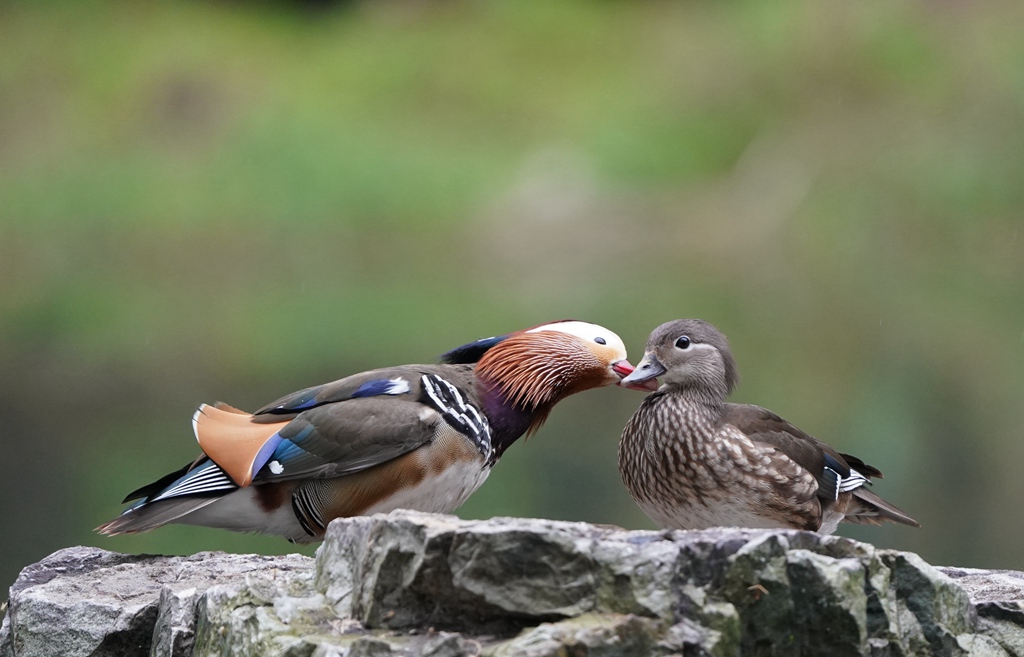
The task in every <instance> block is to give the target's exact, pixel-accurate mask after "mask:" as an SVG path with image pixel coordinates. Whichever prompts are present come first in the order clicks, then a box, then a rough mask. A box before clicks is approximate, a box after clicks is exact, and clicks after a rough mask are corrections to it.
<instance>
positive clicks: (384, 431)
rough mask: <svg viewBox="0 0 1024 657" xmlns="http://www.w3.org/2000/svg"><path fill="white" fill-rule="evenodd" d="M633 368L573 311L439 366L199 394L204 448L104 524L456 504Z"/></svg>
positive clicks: (234, 523)
mask: <svg viewBox="0 0 1024 657" xmlns="http://www.w3.org/2000/svg"><path fill="white" fill-rule="evenodd" d="M632 370H633V368H632V366H631V365H630V364H629V362H628V361H627V360H626V349H625V346H624V345H623V343H622V340H621V339H620V338H619V336H617V335H616V334H615V333H612V332H611V331H609V330H608V329H606V328H603V327H601V326H597V325H595V324H589V323H586V322H579V321H571V320H565V321H560V322H554V323H551V324H545V325H542V326H537V327H535V328H531V329H527V330H523V331H518V332H515V333H510V334H508V335H503V336H499V337H494V338H486V339H483V340H477V341H476V342H472V343H469V344H466V345H463V346H461V347H458V348H456V349H453V350H452V351H449V352H448V353H446V354H444V355H443V356H442V357H441V364H437V365H404V366H399V367H390V368H385V369H378V370H373V371H369V372H363V373H361V374H355V375H352V376H349V377H346V378H344V379H340V380H338V381H334V382H332V383H327V384H324V385H320V386H316V387H312V388H307V389H305V390H300V391H298V392H295V393H293V394H290V395H287V396H285V397H282V398H281V399H279V400H277V401H275V402H273V403H271V404H268V405H266V406H264V407H263V408H261V409H259V410H258V411H256V412H255V413H252V414H250V413H246V412H243V411H240V410H238V409H236V408H232V407H230V406H227V405H225V404H214V405H212V406H210V405H206V404H203V405H202V406H200V407H199V410H198V411H196V413H195V415H194V416H193V418H192V428H193V430H194V433H195V436H196V439H197V440H198V441H199V446H200V448H201V449H202V451H203V454H201V455H200V456H199V458H197V459H196V460H195V461H193V462H192V463H190V464H188V465H187V466H185V467H184V468H182V469H180V470H178V471H176V472H172V473H170V474H168V475H166V476H165V477H162V478H161V479H159V480H157V481H155V482H153V483H151V484H149V485H148V486H143V487H142V488H139V489H138V490H136V491H134V492H132V493H130V494H129V495H128V496H127V498H125V500H124V501H125V502H130V501H132V500H137V501H136V502H135V503H134V504H133V505H131V506H130V507H128V508H127V509H126V510H125V511H124V512H123V513H122V514H121V515H120V516H119V517H117V518H115V519H114V520H111V521H110V522H108V523H106V524H104V525H102V526H100V527H98V528H97V531H99V532H101V533H103V534H107V535H116V534H126V533H135V532H142V531H146V530H149V529H153V528H156V527H159V526H161V525H164V524H166V523H184V524H191V525H202V526H208V527H219V528H223V529H229V530H235V531H244V532H260V533H266V534H275V535H280V536H284V537H285V538H287V539H288V540H290V541H293V542H296V543H305V542H313V541H317V540H320V539H322V538H323V535H324V531H325V529H326V527H327V524H328V523H329V522H330V521H331V520H333V519H334V518H340V517H346V516H355V515H366V514H371V513H379V512H387V511H390V510H392V509H397V508H406V509H415V510H419V511H427V512H436V513H450V512H451V511H453V510H455V509H456V508H457V507H458V506H460V505H461V504H462V503H463V502H465V501H466V499H467V498H468V497H469V496H470V495H471V494H472V493H473V491H475V490H476V489H477V488H478V487H479V486H480V485H481V484H482V483H483V482H484V480H485V479H486V478H487V475H488V474H489V473H490V471H491V468H492V467H493V466H494V464H495V463H497V462H498V459H499V458H501V455H502V454H503V453H504V452H505V450H506V449H508V448H509V446H510V445H512V443H514V442H515V441H516V440H517V439H518V438H519V437H520V436H522V435H524V434H529V433H532V432H534V431H536V430H537V429H538V428H539V427H540V426H541V424H542V423H543V422H544V420H545V419H546V418H547V416H548V413H550V411H551V409H552V407H554V405H555V404H556V403H558V402H559V401H560V400H562V399H564V398H565V397H568V396H569V395H572V394H574V393H577V392H582V391H584V390H588V389H590V388H597V387H599V386H606V385H610V384H614V383H618V382H619V380H620V379H621V378H622V377H623V376H624V375H626V374H628V373H630V372H631V371H632Z"/></svg>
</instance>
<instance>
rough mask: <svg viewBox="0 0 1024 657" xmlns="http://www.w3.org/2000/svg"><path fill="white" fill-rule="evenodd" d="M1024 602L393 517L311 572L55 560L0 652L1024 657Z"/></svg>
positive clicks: (668, 537)
mask: <svg viewBox="0 0 1024 657" xmlns="http://www.w3.org/2000/svg"><path fill="white" fill-rule="evenodd" d="M1022 602H1024V574H1022V573H1017V572H1011V571H981V570H973V569H963V568H935V567H932V566H930V565H928V564H927V563H925V562H924V561H923V560H922V559H921V558H920V557H918V556H917V555H915V554H911V553H905V552H897V551H892V550H879V549H876V548H875V547H874V546H872V545H869V544H866V543H859V542H856V541H852V540H849V539H844V538H840V537H834V536H832V537H823V536H818V535H816V534H811V533H807V532H799V531H776V530H746V529H714V530H707V531H702V532H627V531H624V530H618V529H616V528H610V527H598V526H594V525H588V524H582V523H566V522H553V521H547V520H529V519H510V518H504V519H493V520H488V521H464V520H459V519H456V518H453V517H450V516H438V515H430V514H420V513H414V512H395V513H393V514H388V515H381V516H371V517H365V518H352V519H348V520H343V521H337V522H335V523H333V524H332V525H331V527H330V528H329V529H328V533H327V537H326V540H325V542H324V544H323V546H322V547H321V549H320V550H319V551H318V553H317V556H316V559H315V561H314V560H313V559H309V558H307V557H301V556H298V555H290V556H282V557H261V556H255V555H231V554H221V553H203V554H198V555H193V556H191V557H154V556H130V555H121V554H114V553H111V552H105V551H103V550H99V549H95V548H69V549H66V550H61V551H59V552H56V553H54V554H53V555H51V556H49V557H47V558H46V559H44V560H43V561H41V562H39V563H38V564H34V565H32V566H29V567H28V568H26V569H25V570H24V571H23V572H22V574H21V576H20V577H19V578H18V580H17V582H16V583H15V584H14V586H13V587H12V588H11V598H10V604H9V608H8V609H7V613H6V615H5V617H4V620H3V625H2V626H0V657H38V656H42V655H54V656H57V655H60V656H62V657H64V656H66V657H77V656H79V655H81V656H83V657H84V656H90V657H103V656H106V655H110V656H121V655H154V656H160V657H187V656H189V655H196V656H200V657H229V656H230V657H241V656H257V655H259V656H261V657H263V656H281V657H310V656H315V657H384V656H387V655H403V656H409V657H416V656H420V655H422V656H424V657H469V656H477V655H493V656H494V657H521V656H531V657H547V656H552V657H556V656H557V657H568V656H577V655H580V656H582V655H587V656H606V657H618V656H631V655H666V656H667V655H682V656H687V657H689V656H702V655H708V656H714V657H726V656H730V655H758V656H761V655H807V656H814V655H829V656H832V655H836V656H842V655H872V656H877V657H886V656H891V657H904V656H910V655H929V656H930V655H952V656H960V655H969V656H971V657H988V656H994V657H1005V656H1017V657H1024V604H1022Z"/></svg>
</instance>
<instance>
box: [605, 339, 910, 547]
mask: <svg viewBox="0 0 1024 657" xmlns="http://www.w3.org/2000/svg"><path fill="white" fill-rule="evenodd" d="M658 378H660V379H661V386H660V387H658V386H657V383H656V381H657V379H658ZM738 378H739V375H738V372H737V369H736V361H735V360H734V359H733V355H732V352H731V351H730V349H729V343H728V342H727V341H726V339H725V336H724V335H722V333H721V332H719V331H718V329H716V328H715V327H714V326H712V325H711V324H709V323H707V322H704V321H701V320H698V319H681V320H677V321H673V322H668V323H666V324H662V325H661V326H659V327H658V328H657V329H655V330H654V332H653V333H651V336H650V338H649V339H648V341H647V348H646V351H645V353H644V356H643V359H642V360H641V361H640V362H639V363H637V366H636V370H635V371H634V372H633V373H632V374H630V375H629V376H627V377H625V378H624V379H623V380H622V381H621V385H622V386H624V387H633V388H637V387H640V386H642V385H648V386H650V388H651V389H656V392H653V393H652V394H650V395H648V396H647V397H646V398H644V400H643V402H642V403H641V404H640V408H639V409H637V411H636V413H634V415H633V417H632V418H631V419H630V421H629V423H628V424H627V425H626V428H625V430H624V431H623V433H622V439H621V441H620V442H619V472H620V474H621V475H622V480H623V481H624V482H625V484H626V487H627V488H628V489H629V492H630V493H631V494H632V496H633V499H634V500H636V502H637V504H639V505H640V508H641V509H643V511H644V513H646V514H647V516H648V517H649V518H651V520H653V521H654V522H656V523H657V524H658V525H660V526H661V527H663V528H666V529H704V528H707V527H718V526H738V527H758V528H770V527H781V528H796V529H806V530H810V531H817V532H820V533H823V534H831V533H832V532H834V531H835V530H836V527H837V526H838V525H839V523H840V522H841V521H846V522H852V523H858V524H881V522H882V521H895V522H899V523H902V524H904V525H911V526H914V527H918V526H920V525H919V524H918V523H917V521H916V520H914V519H913V518H911V517H910V516H908V515H907V514H906V513H904V512H903V511H901V510H900V509H898V508H896V507H895V506H893V505H892V504H889V503H888V502H886V501H885V500H883V499H882V498H880V497H879V496H878V495H876V494H875V493H873V492H871V491H870V490H868V488H867V487H866V486H867V485H868V484H870V478H871V477H881V476H882V474H881V472H879V471H878V470H877V469H876V468H874V467H872V466H870V465H867V464H865V463H864V462H863V461H861V460H860V459H859V458H857V457H854V456H850V455H848V454H841V453H839V452H837V451H836V450H834V449H832V448H831V447H829V446H828V445H826V444H825V443H823V442H822V441H820V440H818V439H817V438H815V437H813V436H811V435H808V434H806V433H804V432H803V431H801V430H800V429H798V428H797V427H795V426H793V425H792V424H790V423H789V422H787V421H786V420H783V419H782V418H781V417H779V416H778V415H776V414H775V413H772V412H771V411H769V410H767V409H764V408H761V407H759V406H751V405H747V404H730V403H726V401H725V399H726V397H727V396H728V395H729V394H730V393H731V392H732V390H733V388H734V387H735V386H736V383H737V381H738Z"/></svg>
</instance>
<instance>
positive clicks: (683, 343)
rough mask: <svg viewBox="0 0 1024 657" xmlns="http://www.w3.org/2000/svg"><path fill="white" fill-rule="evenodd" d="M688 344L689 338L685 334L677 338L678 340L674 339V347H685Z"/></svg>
mask: <svg viewBox="0 0 1024 657" xmlns="http://www.w3.org/2000/svg"><path fill="white" fill-rule="evenodd" d="M689 346H690V338H688V337H686V336H685V335H684V336H683V337H681V338H679V339H678V340H676V347H678V348H679V349H686V348H687V347H689Z"/></svg>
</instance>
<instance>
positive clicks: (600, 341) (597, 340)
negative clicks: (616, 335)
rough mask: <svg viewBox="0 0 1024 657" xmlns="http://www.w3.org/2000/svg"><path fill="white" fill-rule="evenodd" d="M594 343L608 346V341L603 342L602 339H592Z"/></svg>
mask: <svg viewBox="0 0 1024 657" xmlns="http://www.w3.org/2000/svg"><path fill="white" fill-rule="evenodd" d="M594 342H596V343H597V344H608V341H607V340H605V339H604V338H594Z"/></svg>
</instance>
